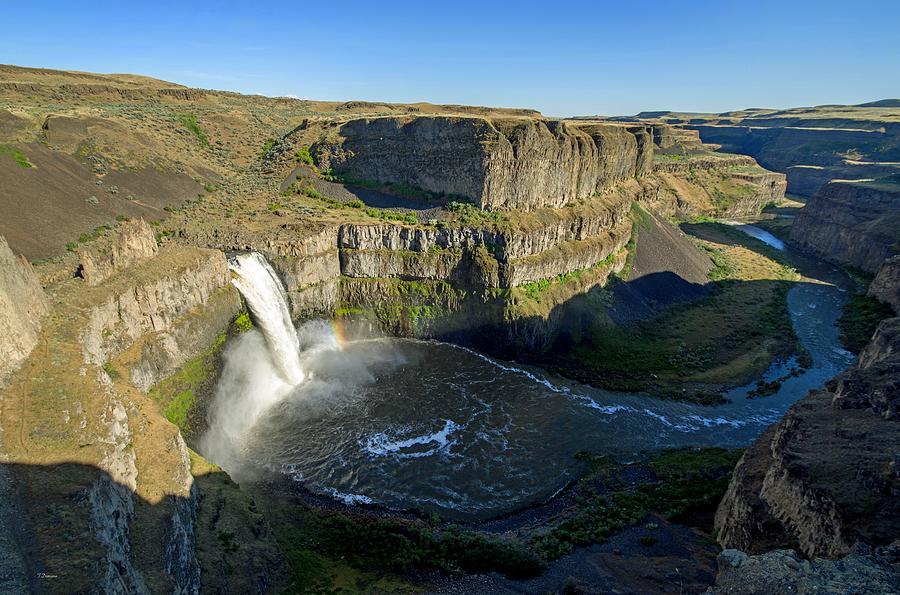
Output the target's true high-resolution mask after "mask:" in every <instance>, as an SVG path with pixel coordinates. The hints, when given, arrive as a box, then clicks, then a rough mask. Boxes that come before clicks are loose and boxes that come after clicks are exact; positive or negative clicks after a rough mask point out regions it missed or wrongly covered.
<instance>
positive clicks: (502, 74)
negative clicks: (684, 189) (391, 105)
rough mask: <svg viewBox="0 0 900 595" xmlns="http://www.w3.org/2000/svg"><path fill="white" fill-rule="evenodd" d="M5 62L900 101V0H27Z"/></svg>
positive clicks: (748, 103) (623, 99)
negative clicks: (235, 0) (206, 0)
mask: <svg viewBox="0 0 900 595" xmlns="http://www.w3.org/2000/svg"><path fill="white" fill-rule="evenodd" d="M189 4H190V6H188V5H189ZM0 63H11V64H19V65H23V66H40V67H48V68H62V69H74V70H84V71H92V72H129V73H137V74H145V75H149V76H154V77H158V78H163V79H166V80H171V81H174V82H178V83H182V84H186V85H190V86H196V87H204V88H215V89H228V90H234V91H240V92H245V93H263V94H266V95H296V96H298V97H302V98H310V99H334V100H348V99H367V100H373V101H376V100H377V101H396V102H413V101H431V102H435V103H465V104H478V105H496V106H518V107H533V108H537V109H540V110H541V111H543V112H544V113H545V114H547V115H559V116H562V115H575V114H633V113H635V112H637V111H640V110H650V109H673V110H684V111H716V112H718V111H724V110H728V109H735V108H742V107H791V106H798V105H815V104H822V103H859V102H864V101H870V100H874V99H882V98H886V97H893V98H895V97H900V0H881V1H877V2H875V1H870V0H843V1H840V2H835V1H832V0H820V1H792V0H781V1H778V2H771V1H752V0H747V1H745V2H729V1H727V0H723V1H721V2H707V1H700V2H692V1H690V0H680V1H663V0H659V1H651V0H624V1H620V2H603V1H595V2H570V1H565V0H556V1H553V0H550V1H545V2H541V3H532V2H528V1H523V2H518V3H515V2H509V3H499V2H491V1H488V0H484V1H481V2H467V1H452V0H450V1H443V2H434V1H429V0H422V1H419V2H415V3H407V2H391V1H390V0H382V1H378V2H375V1H370V2H355V1H350V0H348V1H343V2H341V1H333V2H328V1H319V2H315V1H312V2H309V1H307V2H304V1H302V0H295V1H293V2H264V1H256V2H240V3H224V2H223V3H208V4H200V3H175V2H155V3H152V4H151V3H149V2H147V3H140V4H139V3H137V2H117V3H111V2H103V1H97V0H88V1H83V2H57V3H50V2H41V1H31V0H29V1H26V2H18V3H15V7H14V8H9V9H6V10H4V11H3V16H2V18H0Z"/></svg>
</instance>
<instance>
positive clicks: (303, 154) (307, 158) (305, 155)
mask: <svg viewBox="0 0 900 595" xmlns="http://www.w3.org/2000/svg"><path fill="white" fill-rule="evenodd" d="M294 159H296V160H297V163H305V164H306V165H309V166H312V165H313V158H312V155H311V154H310V153H309V147H300V150H299V151H297V152H296V153H295V154H294Z"/></svg>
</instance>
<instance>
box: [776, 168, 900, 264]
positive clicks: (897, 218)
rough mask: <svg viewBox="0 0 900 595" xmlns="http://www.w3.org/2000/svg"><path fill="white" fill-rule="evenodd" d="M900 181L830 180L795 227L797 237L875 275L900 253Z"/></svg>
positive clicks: (793, 232) (813, 248)
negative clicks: (898, 182) (882, 264)
mask: <svg viewBox="0 0 900 595" xmlns="http://www.w3.org/2000/svg"><path fill="white" fill-rule="evenodd" d="M898 238H900V185H897V184H896V183H888V182H830V183H828V184H826V185H825V186H824V187H823V188H822V189H821V190H819V192H818V193H816V195H815V196H813V197H811V198H810V199H809V201H808V202H807V203H806V206H805V207H804V208H803V210H801V211H800V213H799V214H798V215H797V217H796V218H795V219H794V223H793V225H792V226H791V239H792V240H794V241H795V242H797V243H799V244H800V245H802V246H804V247H805V248H807V249H809V250H811V251H813V252H815V253H817V254H819V255H821V256H822V257H823V258H825V259H827V260H831V261H833V262H837V263H840V264H849V265H851V266H855V267H858V268H860V269H863V270H865V271H869V272H872V273H875V272H877V271H878V268H879V267H880V266H881V263H882V262H883V261H884V260H885V259H887V258H889V257H890V256H893V255H894V254H897V253H898V251H900V240H898Z"/></svg>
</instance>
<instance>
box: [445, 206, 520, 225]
mask: <svg viewBox="0 0 900 595" xmlns="http://www.w3.org/2000/svg"><path fill="white" fill-rule="evenodd" d="M447 208H448V209H450V212H452V213H453V215H454V221H455V222H456V223H457V224H458V225H464V226H468V227H489V228H494V227H496V226H497V225H500V224H503V223H506V221H507V219H506V217H505V215H504V214H503V213H501V212H499V211H485V210H483V209H479V208H478V207H477V206H476V205H474V204H472V203H471V202H466V201H456V200H454V201H451V202H450V204H449V205H447Z"/></svg>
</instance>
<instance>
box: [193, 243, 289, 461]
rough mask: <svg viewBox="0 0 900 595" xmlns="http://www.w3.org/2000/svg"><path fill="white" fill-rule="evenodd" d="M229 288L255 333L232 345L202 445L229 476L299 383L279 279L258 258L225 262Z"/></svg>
mask: <svg viewBox="0 0 900 595" xmlns="http://www.w3.org/2000/svg"><path fill="white" fill-rule="evenodd" d="M228 267H229V268H230V269H231V270H232V271H234V278H233V279H232V283H233V284H234V285H235V287H237V288H238V290H239V291H240V292H241V294H242V295H243V296H244V299H245V300H246V302H247V305H248V306H249V308H250V310H251V311H252V312H253V318H254V322H255V325H256V328H254V329H251V330H250V331H248V332H246V333H243V334H241V335H240V336H238V337H236V338H235V339H234V340H233V341H231V342H230V345H229V347H228V348H227V349H226V350H225V352H224V354H223V357H224V360H225V365H224V367H223V370H222V375H221V377H220V378H219V382H218V383H217V385H216V395H215V397H214V399H213V403H212V405H211V406H210V409H209V411H208V413H207V416H208V420H209V428H208V429H207V432H206V434H204V436H203V438H202V439H201V444H202V448H203V451H204V455H205V456H207V457H209V458H210V459H211V460H213V461H215V462H216V463H217V464H219V465H221V466H223V467H225V468H227V469H229V470H231V469H232V468H233V466H234V465H236V464H237V463H238V462H239V461H240V460H241V456H240V450H241V448H242V447H243V442H244V438H245V436H246V434H247V432H248V431H249V430H250V429H251V428H252V427H253V426H254V425H255V424H256V422H257V420H258V419H259V418H260V416H262V415H263V414H264V413H265V412H266V411H267V410H268V409H269V408H271V407H272V406H274V405H275V404H277V403H278V402H280V401H282V400H283V399H285V398H286V397H287V396H288V395H289V394H290V393H291V391H292V390H293V389H294V388H295V387H297V386H298V385H299V384H301V383H303V381H304V380H305V379H306V377H307V374H306V373H305V372H304V369H303V363H302V362H301V360H300V355H301V353H300V344H299V340H298V337H297V330H296V329H295V328H294V324H293V322H292V321H291V316H290V310H289V309H288V302H287V296H286V294H285V290H284V286H283V285H282V284H281V280H280V279H279V278H278V275H277V274H276V273H275V271H274V270H273V269H272V267H271V266H270V265H269V263H268V262H267V261H266V259H265V258H264V257H263V256H262V255H261V254H259V253H256V252H250V253H247V254H240V255H238V256H233V257H231V258H229V259H228Z"/></svg>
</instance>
